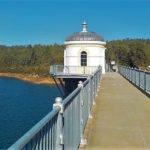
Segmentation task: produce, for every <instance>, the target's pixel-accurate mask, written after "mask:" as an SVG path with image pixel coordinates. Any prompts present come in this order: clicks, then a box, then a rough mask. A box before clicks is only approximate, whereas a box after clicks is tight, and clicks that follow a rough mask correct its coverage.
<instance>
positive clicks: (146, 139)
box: [86, 73, 150, 150]
mask: <svg viewBox="0 0 150 150" xmlns="http://www.w3.org/2000/svg"><path fill="white" fill-rule="evenodd" d="M92 120H93V121H92V122H93V123H92V127H91V129H90V131H89V136H88V144H87V146H86V150H131V149H132V150H150V99H149V98H148V97H147V96H145V95H144V94H143V93H142V92H141V91H139V90H138V89H136V88H135V87H134V86H133V85H132V84H130V83H129V82H128V81H127V80H126V79H124V78H123V77H122V76H121V75H119V74H117V73H107V74H106V75H105V76H104V77H103V78H102V81H101V89H100V92H99V93H98V97H97V100H96V108H95V112H94V119H92Z"/></svg>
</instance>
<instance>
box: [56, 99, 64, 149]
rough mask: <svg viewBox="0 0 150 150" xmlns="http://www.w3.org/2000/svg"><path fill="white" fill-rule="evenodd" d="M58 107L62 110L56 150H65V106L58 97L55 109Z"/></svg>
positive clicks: (59, 117) (58, 122)
mask: <svg viewBox="0 0 150 150" xmlns="http://www.w3.org/2000/svg"><path fill="white" fill-rule="evenodd" d="M56 107H60V108H61V110H60V112H59V115H58V120H57V133H56V141H55V142H56V147H55V148H54V149H56V150H63V144H64V140H63V104H62V98H61V97H56V99H55V103H54V104H53V109H55V108H56Z"/></svg>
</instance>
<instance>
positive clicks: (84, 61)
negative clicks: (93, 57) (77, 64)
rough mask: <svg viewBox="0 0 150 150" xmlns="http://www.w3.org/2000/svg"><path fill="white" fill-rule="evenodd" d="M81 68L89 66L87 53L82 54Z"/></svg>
mask: <svg viewBox="0 0 150 150" xmlns="http://www.w3.org/2000/svg"><path fill="white" fill-rule="evenodd" d="M81 66H87V53H86V52H85V51H82V52H81Z"/></svg>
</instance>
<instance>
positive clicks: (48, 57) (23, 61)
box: [0, 44, 64, 75]
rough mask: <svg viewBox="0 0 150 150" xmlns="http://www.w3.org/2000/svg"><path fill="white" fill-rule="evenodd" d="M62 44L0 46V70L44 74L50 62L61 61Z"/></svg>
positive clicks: (47, 70) (58, 62)
mask: <svg viewBox="0 0 150 150" xmlns="http://www.w3.org/2000/svg"><path fill="white" fill-rule="evenodd" d="M63 50H64V46H63V45H57V44H55V45H49V46H43V45H35V46H31V45H28V46H12V47H7V46H0V72H12V73H13V72H15V73H23V74H31V73H35V74H39V75H46V74H48V72H49V67H50V65H51V64H54V63H57V64H62V63H63Z"/></svg>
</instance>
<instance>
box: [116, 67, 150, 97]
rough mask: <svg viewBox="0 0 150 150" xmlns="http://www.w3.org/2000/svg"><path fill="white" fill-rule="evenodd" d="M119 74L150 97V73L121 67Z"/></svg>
mask: <svg viewBox="0 0 150 150" xmlns="http://www.w3.org/2000/svg"><path fill="white" fill-rule="evenodd" d="M119 73H120V74H121V75H122V76H124V77H125V78H126V79H127V80H129V81H130V82H131V83H132V84H134V85H135V86H137V87H138V88H139V89H141V90H142V91H144V92H145V93H146V94H148V95H150V72H147V71H143V70H140V69H136V68H130V67H126V66H119Z"/></svg>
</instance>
